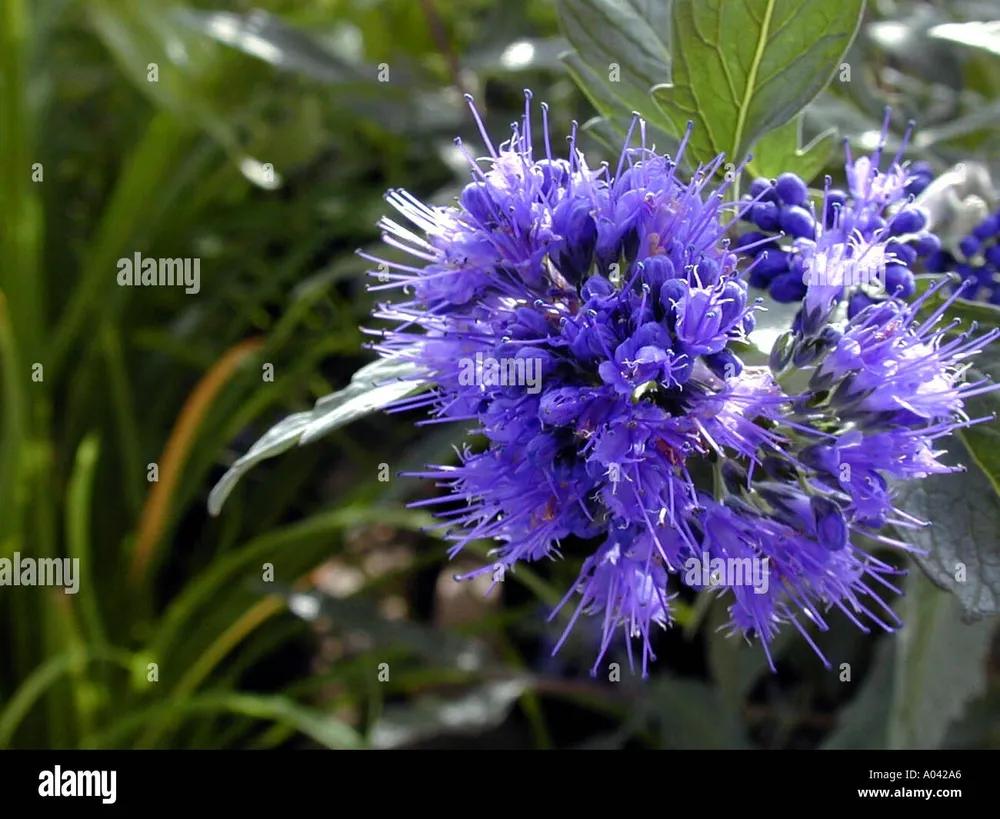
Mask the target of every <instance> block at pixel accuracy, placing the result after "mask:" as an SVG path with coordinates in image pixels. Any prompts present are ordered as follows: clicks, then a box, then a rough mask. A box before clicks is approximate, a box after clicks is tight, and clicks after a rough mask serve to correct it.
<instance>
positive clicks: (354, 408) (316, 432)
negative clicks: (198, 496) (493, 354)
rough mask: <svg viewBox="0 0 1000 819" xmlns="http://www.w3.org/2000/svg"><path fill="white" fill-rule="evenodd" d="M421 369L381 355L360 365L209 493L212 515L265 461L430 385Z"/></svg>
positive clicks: (279, 427)
mask: <svg viewBox="0 0 1000 819" xmlns="http://www.w3.org/2000/svg"><path fill="white" fill-rule="evenodd" d="M418 372H419V368H418V367H417V365H415V364H414V363H413V362H410V361H398V360H394V359H379V360H378V361H374V362H372V363H371V364H368V365H366V366H364V367H362V368H361V369H360V370H358V371H357V372H356V373H355V374H354V377H353V378H352V379H351V383H350V384H348V385H347V387H345V388H344V389H342V390H341V391H340V392H335V393H333V394H332V395H327V396H324V397H323V398H320V399H319V400H318V401H317V402H316V405H315V407H314V408H313V409H312V410H311V411H309V412H297V413H295V414H294V415H290V416H288V417H287V418H285V419H284V420H282V421H280V422H279V423H277V424H275V425H274V426H273V427H271V429H269V430H268V431H267V432H266V433H264V435H263V436H262V437H261V438H260V440H259V441H257V443H255V444H254V445H253V446H252V447H250V450H249V451H248V452H247V453H246V454H245V455H243V457H241V458H239V459H238V460H237V461H236V462H235V463H234V464H233V465H232V466H231V467H230V468H229V471H227V472H226V474H225V475H223V476H222V478H221V479H220V480H219V482H218V483H217V484H216V485H215V486H214V487H213V489H212V491H211V493H210V494H209V496H208V511H209V514H211V515H213V516H215V515H218V514H219V512H220V511H221V510H222V504H223V503H225V501H226V498H227V497H229V493H230V492H232V491H233V487H234V486H236V483H237V482H238V481H239V479H240V478H242V477H243V475H244V474H246V473H247V472H248V471H249V470H250V469H251V468H252V467H254V466H256V465H257V464H258V463H260V462H261V461H264V460H267V459H268V458H273V457H274V456H275V455H280V454H281V453H282V452H285V451H287V450H289V449H291V448H292V447H293V446H296V445H297V444H298V445H303V444H308V443H312V442H313V441H315V440H316V439H317V438H321V437H322V436H324V435H326V434H327V433H329V432H331V431H333V430H334V429H336V428H337V427H341V426H344V425H345V424H349V423H351V422H352V421H355V420H357V419H358V418H361V417H362V416H364V415H367V414H368V413H370V412H374V411H375V410H377V409H381V408H382V407H385V406H387V405H388V404H391V403H392V402H393V401H397V400H399V399H401V398H405V397H406V396H407V395H411V394H412V393H415V392H417V391H418V390H421V389H425V388H426V386H427V384H426V382H423V381H418V380H412V379H413V378H414V376H415V375H417V373H418ZM403 379H411V380H403Z"/></svg>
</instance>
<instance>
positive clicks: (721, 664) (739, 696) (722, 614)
mask: <svg viewBox="0 0 1000 819" xmlns="http://www.w3.org/2000/svg"><path fill="white" fill-rule="evenodd" d="M728 621H729V616H728V613H727V611H726V606H724V605H715V606H713V607H712V611H711V613H710V615H709V625H710V626H711V634H710V636H709V637H708V664H709V668H710V669H711V671H712V678H713V679H714V680H715V682H716V684H717V685H718V687H719V694H720V696H721V698H722V699H723V700H724V701H725V703H726V706H727V707H728V708H729V709H730V711H731V712H732V713H733V714H737V715H738V714H740V713H741V710H742V708H743V706H744V705H745V704H746V699H747V697H748V696H749V695H750V692H751V691H752V690H753V687H754V685H755V684H756V683H757V680H759V679H760V678H761V677H762V676H763V675H764V674H766V673H770V668H769V667H768V662H767V654H766V653H765V652H764V649H763V647H762V646H761V645H760V642H759V641H757V640H755V641H754V642H753V643H752V644H748V643H747V641H746V640H744V639H742V638H740V637H737V636H735V635H733V636H729V635H724V634H723V633H722V632H721V631H720V629H721V628H722V627H723V626H725V625H726V624H727V623H728ZM797 637H798V632H796V631H795V630H794V629H785V630H784V631H780V632H778V634H777V635H776V636H775V639H774V641H773V642H772V643H771V645H770V647H769V651H770V652H771V657H772V659H773V660H774V661H775V662H777V661H778V660H779V659H780V658H781V656H782V655H783V654H784V653H785V650H786V649H787V648H788V646H789V645H791V643H792V641H793V640H795V639H797Z"/></svg>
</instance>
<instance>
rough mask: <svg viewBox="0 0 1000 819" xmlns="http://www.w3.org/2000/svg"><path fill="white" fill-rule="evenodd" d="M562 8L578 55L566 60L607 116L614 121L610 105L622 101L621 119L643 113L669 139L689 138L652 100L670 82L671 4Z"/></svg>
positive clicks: (599, 2) (597, 2)
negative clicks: (655, 90) (656, 89)
mask: <svg viewBox="0 0 1000 819" xmlns="http://www.w3.org/2000/svg"><path fill="white" fill-rule="evenodd" d="M556 8H557V10H558V14H559V23H560V25H561V26H562V29H563V32H564V33H565V34H566V39H568V40H569V42H570V44H571V45H572V46H573V47H574V48H575V49H576V52H577V53H576V55H575V57H569V56H566V57H564V58H563V59H564V60H566V61H567V63H568V65H569V67H570V71H571V72H572V73H573V75H574V77H575V78H576V79H577V81H578V82H579V83H580V85H581V88H583V90H584V93H586V94H587V96H588V97H589V98H590V99H591V101H592V102H593V103H594V105H595V107H597V109H598V110H599V111H600V112H601V113H602V115H604V116H605V117H610V116H612V111H611V110H610V107H609V106H608V105H607V103H606V100H607V99H608V98H611V99H614V100H617V102H618V110H617V111H615V112H614V115H615V116H622V115H625V114H627V113H630V112H632V111H637V112H638V113H640V114H641V115H642V116H643V118H644V119H645V120H646V121H647V122H649V123H650V124H652V125H655V126H656V127H658V128H660V129H662V130H664V131H666V132H667V133H669V134H672V135H675V136H678V135H680V134H681V133H683V131H684V129H683V127H682V128H680V129H679V130H678V129H677V128H676V127H675V125H673V124H672V122H671V120H670V119H669V118H668V117H666V116H665V115H664V114H663V112H662V111H660V110H659V108H658V107H657V106H656V104H655V103H654V102H653V100H652V99H651V98H650V95H649V94H650V89H652V88H653V86H656V85H659V84H661V83H664V82H666V81H668V80H669V79H670V57H669V40H670V36H669V31H668V30H667V29H668V26H667V18H666V8H669V4H668V3H654V2H649V1H648V0H557V3H556ZM584 69H586V70H584Z"/></svg>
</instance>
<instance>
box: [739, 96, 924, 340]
mask: <svg viewBox="0 0 1000 819" xmlns="http://www.w3.org/2000/svg"><path fill="white" fill-rule="evenodd" d="M889 122H890V119H889V112H888V111H886V117H885V121H884V123H883V126H882V135H881V141H880V145H879V148H877V149H876V151H875V152H874V153H873V154H872V155H871V156H870V157H869V156H862V157H859V158H858V159H854V158H853V157H852V155H851V151H850V147H849V146H847V145H846V144H845V153H846V159H847V162H846V164H845V172H846V176H847V183H848V187H847V190H846V191H845V190H839V189H834V188H832V187H831V180H830V179H829V178H827V179H826V183H825V187H824V191H823V196H822V200H821V201H820V202H819V203H818V204H817V205H815V206H814V205H813V204H812V203H811V202H810V201H809V198H808V188H807V187H806V185H805V183H804V182H803V181H802V180H801V179H799V178H798V177H797V176H795V175H794V174H782V176H780V177H779V178H778V179H777V180H775V181H774V182H773V183H771V182H768V181H767V180H762V179H757V180H754V184H753V185H752V186H751V189H750V198H749V199H747V200H746V201H747V205H745V208H744V211H743V214H742V218H743V219H744V220H745V221H748V222H750V223H751V224H753V225H754V226H755V227H757V228H759V229H760V230H759V231H753V232H752V235H753V236H754V237H757V236H758V234H760V236H761V237H767V236H768V235H769V234H776V233H779V232H782V233H784V235H785V237H786V241H785V242H784V243H776V244H775V245H773V246H772V245H769V244H757V245H754V246H752V247H751V248H749V249H745V245H743V246H742V247H744V250H743V251H742V252H743V253H744V255H746V256H747V257H751V258H755V259H756V260H757V264H756V266H755V268H754V270H753V272H752V274H751V277H750V284H751V285H752V286H755V287H760V288H766V289H768V290H769V291H770V294H771V296H772V298H774V299H775V300H777V301H780V302H786V303H792V302H797V301H800V300H803V301H804V304H803V309H802V319H801V330H802V332H803V333H804V334H806V335H810V334H813V333H815V332H816V331H818V330H819V329H820V328H821V327H822V325H823V324H824V323H825V322H826V320H827V318H828V317H829V315H830V313H831V311H832V309H833V307H834V306H835V304H836V303H837V302H839V301H840V300H841V299H842V298H843V297H844V296H845V294H846V295H849V296H851V298H850V299H849V315H852V316H853V315H854V313H855V312H857V311H858V310H860V309H862V308H863V307H865V306H867V305H868V304H871V303H873V302H874V301H877V300H880V299H881V298H882V297H883V296H890V297H893V296H898V297H902V298H909V297H911V296H913V295H914V293H915V292H916V282H915V280H914V276H913V272H912V267H913V265H914V264H915V263H916V262H917V260H918V259H923V258H926V257H928V256H929V255H930V254H931V253H933V251H934V249H935V248H936V247H939V246H940V242H939V241H938V240H937V237H936V236H934V234H932V233H929V232H928V231H927V230H925V228H926V226H927V214H926V213H924V212H923V211H922V210H920V209H919V208H917V207H916V206H915V205H914V204H913V199H914V197H915V196H916V195H917V194H918V193H920V192H921V191H922V190H923V189H924V188H925V187H926V186H927V184H928V183H929V181H930V169H929V168H928V167H927V166H926V163H916V164H914V165H913V166H908V165H906V164H904V163H903V161H902V156H903V152H904V151H905V149H906V144H907V142H908V141H909V137H910V134H911V132H912V128H913V124H912V123H911V124H910V126H909V128H908V129H907V132H906V134H905V135H904V137H903V142H902V146H901V147H900V150H899V152H898V153H897V154H896V157H895V158H894V159H893V160H892V162H891V163H890V164H889V167H888V168H887V169H886V170H884V171H882V170H880V165H881V162H882V151H883V146H884V145H885V140H886V137H887V136H888V131H889ZM779 248H780V249H779Z"/></svg>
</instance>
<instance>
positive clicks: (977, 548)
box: [895, 441, 1000, 620]
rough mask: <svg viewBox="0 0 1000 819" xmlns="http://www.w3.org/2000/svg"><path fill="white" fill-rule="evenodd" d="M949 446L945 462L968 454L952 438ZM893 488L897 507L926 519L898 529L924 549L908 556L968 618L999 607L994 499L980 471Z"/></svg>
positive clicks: (998, 527)
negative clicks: (914, 526)
mask: <svg viewBox="0 0 1000 819" xmlns="http://www.w3.org/2000/svg"><path fill="white" fill-rule="evenodd" d="M951 449H952V452H953V453H954V454H951V455H948V456H946V457H944V458H943V459H942V460H944V461H945V462H946V463H949V462H951V463H953V462H955V460H956V459H957V458H960V457H963V456H967V455H968V451H967V450H966V449H965V447H963V446H962V444H961V443H960V442H958V441H956V442H954V443H953V444H952V445H951ZM963 459H964V458H963ZM895 491H896V504H897V505H898V506H899V507H900V508H901V509H903V510H904V511H905V512H908V513H909V514H911V515H914V516H915V517H917V518H920V519H922V520H926V521H931V524H932V525H930V526H927V527H924V528H920V529H914V530H909V529H908V530H906V531H904V532H902V533H901V535H902V539H903V540H906V541H908V542H909V543H912V544H913V545H914V546H916V547H918V548H920V549H924V550H926V552H927V554H926V555H914V559H915V560H916V561H917V563H918V564H919V565H920V567H921V568H922V569H923V570H924V572H926V573H927V576H928V577H929V578H930V579H931V580H933V581H934V582H935V583H936V584H937V585H938V586H940V587H941V588H942V589H945V590H947V591H950V592H951V593H952V594H954V595H955V597H957V598H958V600H959V602H960V603H961V604H962V608H963V609H964V611H965V616H966V619H968V620H977V619H980V618H981V617H983V616H985V615H995V614H997V613H998V612H1000V544H998V542H997V539H996V533H997V532H998V531H1000V498H998V497H997V494H996V492H994V491H993V485H992V484H991V483H990V481H989V480H988V479H987V477H986V475H984V474H983V472H982V470H981V469H979V467H977V466H976V465H975V464H972V465H970V466H969V468H968V470H967V471H965V472H959V473H953V474H945V475H930V476H928V477H926V478H923V479H921V480H914V481H906V482H903V483H900V484H897V486H896V487H895Z"/></svg>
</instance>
